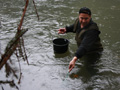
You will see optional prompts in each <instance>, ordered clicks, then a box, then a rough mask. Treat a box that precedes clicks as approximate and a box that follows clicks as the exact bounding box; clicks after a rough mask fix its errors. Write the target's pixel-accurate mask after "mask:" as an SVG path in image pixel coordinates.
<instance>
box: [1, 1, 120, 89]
mask: <svg viewBox="0 0 120 90" xmlns="http://www.w3.org/2000/svg"><path fill="white" fill-rule="evenodd" d="M35 2H36V6H37V9H38V14H39V16H40V20H39V21H38V20H37V16H36V14H35V9H34V6H33V3H32V1H30V2H29V6H28V8H27V12H26V16H25V19H24V23H23V28H28V30H29V31H28V32H27V33H26V34H25V35H24V37H23V38H24V42H25V48H26V53H27V56H28V61H29V63H30V65H27V62H24V61H23V60H21V62H20V64H21V71H22V77H21V83H20V84H18V81H19V80H18V79H17V78H15V76H14V75H13V74H12V73H11V74H10V75H9V76H8V77H6V73H5V67H3V68H2V70H1V71H0V72H1V74H0V86H1V87H0V89H2V88H4V90H16V89H17V88H19V90H119V89H120V30H119V23H120V21H119V19H120V17H119V14H120V5H119V3H120V0H109V1H107V0H91V1H89V0H69V1H68V0H35ZM83 6H87V7H89V8H90V9H91V10H92V18H93V20H94V21H95V22H97V23H98V26H99V28H100V31H101V35H100V37H101V40H102V44H103V47H104V51H103V54H102V56H101V58H100V60H98V61H97V62H96V63H95V66H91V64H89V63H87V61H84V58H82V59H81V60H78V61H77V62H76V66H75V68H74V69H73V70H72V71H71V73H69V76H68V77H66V75H67V72H68V65H69V61H70V60H71V59H72V58H73V56H74V53H75V51H76V49H77V46H76V42H75V40H74V38H73V37H74V36H75V35H74V34H73V33H68V34H65V35H58V34H57V30H58V29H59V28H61V27H65V26H66V25H70V24H72V23H73V22H74V20H75V19H76V17H77V16H78V11H79V9H80V8H81V7H83ZM0 8H1V10H0V20H1V21H0V22H1V26H0V43H1V53H4V49H5V47H6V45H7V43H8V42H9V41H10V40H11V39H12V38H13V37H14V35H15V33H16V30H17V26H18V24H19V21H20V19H21V16H22V9H23V8H24V0H23V1H21V0H17V1H15V0H9V1H8V0H0ZM57 37H63V38H67V39H68V40H69V41H70V44H69V51H68V52H66V53H64V54H55V53H54V51H53V45H52V40H53V39H54V38H57ZM11 60H12V61H13V62H14V63H13V64H12V65H11V66H12V67H13V68H14V69H16V70H17V72H16V75H17V76H18V77H20V75H19V73H20V69H19V64H18V61H17V59H16V57H15V55H13V56H12V57H11ZM12 80H13V81H14V84H15V85H13V86H12V85H10V84H9V83H3V82H7V81H12Z"/></svg>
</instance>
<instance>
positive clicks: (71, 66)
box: [69, 57, 77, 72]
mask: <svg viewBox="0 0 120 90" xmlns="http://www.w3.org/2000/svg"><path fill="white" fill-rule="evenodd" d="M76 61H77V57H74V58H73V59H72V60H71V61H70V63H69V72H70V71H71V70H72V69H73V68H74V67H75V62H76Z"/></svg>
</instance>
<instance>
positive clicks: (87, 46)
mask: <svg viewBox="0 0 120 90" xmlns="http://www.w3.org/2000/svg"><path fill="white" fill-rule="evenodd" d="M99 34H100V32H99V31H98V30H89V31H87V32H86V33H85V36H84V38H83V40H82V42H81V45H80V46H79V47H78V50H77V51H76V53H75V56H76V57H77V58H81V57H82V56H83V55H85V54H86V53H87V52H89V51H91V50H92V47H94V46H93V44H94V43H95V42H96V40H97V39H98V37H99Z"/></svg>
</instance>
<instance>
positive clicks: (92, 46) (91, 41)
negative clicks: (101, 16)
mask: <svg viewBox="0 0 120 90" xmlns="http://www.w3.org/2000/svg"><path fill="white" fill-rule="evenodd" d="M66 30H67V32H73V33H76V36H75V40H76V42H77V45H78V50H77V51H76V53H75V56H76V57H77V58H81V57H82V56H83V55H85V54H88V53H92V52H98V51H101V50H103V47H102V44H101V42H100V37H99V34H100V31H99V28H98V26H97V24H96V23H95V22H93V21H92V19H91V21H90V23H89V24H88V25H87V26H85V27H84V28H81V27H80V22H79V19H76V21H75V23H74V24H73V25H70V26H66Z"/></svg>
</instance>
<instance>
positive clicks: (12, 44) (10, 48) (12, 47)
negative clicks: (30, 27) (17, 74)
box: [0, 29, 27, 69]
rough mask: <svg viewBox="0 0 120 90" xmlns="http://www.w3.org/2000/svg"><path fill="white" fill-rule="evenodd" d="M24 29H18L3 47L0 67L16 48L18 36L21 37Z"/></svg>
mask: <svg viewBox="0 0 120 90" xmlns="http://www.w3.org/2000/svg"><path fill="white" fill-rule="evenodd" d="M26 31H27V29H26V30H21V31H18V32H17V33H16V35H15V37H14V38H13V39H12V40H11V41H10V42H9V43H8V45H7V47H6V49H5V53H4V54H3V55H2V58H1V60H0V69H1V68H2V67H3V65H4V64H6V62H7V60H8V59H9V58H10V56H11V55H12V54H13V52H14V51H15V50H16V48H17V46H18V43H19V40H20V37H22V36H23V34H24V33H25V32H26Z"/></svg>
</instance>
